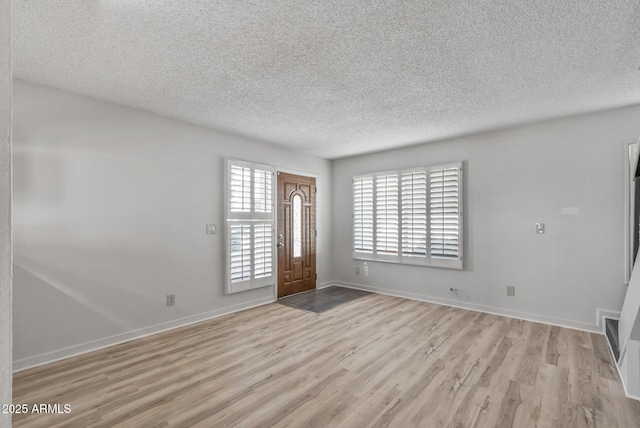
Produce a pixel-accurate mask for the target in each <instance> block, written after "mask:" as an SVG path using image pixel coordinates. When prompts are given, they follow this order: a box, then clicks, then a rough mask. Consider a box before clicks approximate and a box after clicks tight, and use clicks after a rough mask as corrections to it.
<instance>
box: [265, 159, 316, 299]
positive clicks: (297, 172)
mask: <svg viewBox="0 0 640 428" xmlns="http://www.w3.org/2000/svg"><path fill="white" fill-rule="evenodd" d="M279 172H284V173H285V174H294V175H300V176H302V177H309V178H314V179H315V180H316V188H317V187H318V174H315V173H313V172H307V171H300V170H296V169H291V168H281V167H279V166H276V167H275V170H274V173H275V179H276V182H275V183H274V184H275V185H274V186H273V189H274V191H275V194H276V196H275V199H274V201H275V207H274V215H275V228H274V230H273V236H274V238H275V237H277V236H278V231H277V230H276V229H277V228H278V214H279V213H278V200H277V198H278V192H277V187H278V173H279ZM315 202H316V230H317V231H318V235H320V232H319V230H320V228H319V227H318V221H317V218H318V192H317V191H316V199H315ZM277 241H278V240H277V239H274V241H273V248H274V251H275V253H276V260H275V264H274V266H276V267H277V266H278V262H279V260H278V248H277V247H276V245H278V244H277ZM315 243H316V254H317V252H318V237H317V236H316V241H315ZM316 272H318V257H316ZM274 273H275V284H274V285H273V298H274V300H275V301H278V284H279V282H280V278H279V277H278V269H277V268H276V269H274ZM316 289H318V281H317V280H316Z"/></svg>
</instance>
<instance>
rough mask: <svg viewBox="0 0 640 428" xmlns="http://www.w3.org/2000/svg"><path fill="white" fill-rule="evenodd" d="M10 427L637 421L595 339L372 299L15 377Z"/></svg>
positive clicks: (638, 413) (234, 321) (289, 312)
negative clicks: (51, 409) (51, 407)
mask: <svg viewBox="0 0 640 428" xmlns="http://www.w3.org/2000/svg"><path fill="white" fill-rule="evenodd" d="M13 388H14V389H13V393H14V403H15V404H23V403H26V404H28V405H29V406H32V405H33V404H34V403H45V404H61V405H64V404H70V405H71V413H69V414H37V413H31V414H16V415H14V418H13V424H14V427H48V428H52V427H137V426H141V427H233V426H239V427H280V426H283V427H284V426H292V427H334V426H340V427H349V428H351V427H388V426H391V427H412V426H415V427H440V426H452V427H512V426H513V427H534V426H535V427H573V426H575V427H583V426H584V427H607V428H609V427H640V403H639V402H636V401H634V400H630V399H627V398H626V397H625V396H624V392H623V389H622V385H621V383H620V380H619V379H618V375H617V372H616V369H615V367H614V366H613V364H612V359H611V356H610V353H609V350H608V348H607V345H606V343H605V339H604V336H602V335H597V334H590V333H586V332H581V331H576V330H570V329H564V328H559V327H552V326H548V325H543V324H537V323H533V322H527V321H520V320H515V319H511V318H504V317H499V316H494V315H489V314H483V313H478V312H471V311H465V310H460V309H455V308H449V307H445V306H439V305H433V304H429V303H423V302H417V301H411V300H404V299H400V298H395V297H389V296H384V295H379V294H371V295H369V296H365V297H363V298H361V299H358V300H355V301H353V302H349V303H346V304H344V305H341V306H339V307H337V308H334V309H331V310H329V311H327V312H324V313H321V314H313V313H309V312H303V311H299V310H296V309H292V308H288V307H286V306H283V305H279V304H270V305H265V306H261V307H258V308H254V309H250V310H246V311H243V312H239V313H236V314H232V315H228V316H224V317H220V318H216V319H213V320H210V321H205V322H202V323H199V324H195V325H192V326H188V327H183V328H180V329H176V330H172V331H169V332H166V333H161V334H157V335H154V336H150V337H147V338H143V339H139V340H135V341H132V342H129V343H125V344H122V345H117V346H113V347H110V348H108V349H104V350H100V351H96V352H93V353H90V354H86V355H82V356H79V357H74V358H71V359H67V360H64V361H60V362H56V363H52V364H48V365H45V366H41V367H38V368H35V369H31V370H28V371H24V372H20V373H17V374H16V375H15V376H14V385H13Z"/></svg>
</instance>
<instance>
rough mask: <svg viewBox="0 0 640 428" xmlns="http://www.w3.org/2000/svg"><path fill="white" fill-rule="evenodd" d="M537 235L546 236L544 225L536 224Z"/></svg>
mask: <svg viewBox="0 0 640 428" xmlns="http://www.w3.org/2000/svg"><path fill="white" fill-rule="evenodd" d="M536 233H537V234H538V235H542V234H544V223H536Z"/></svg>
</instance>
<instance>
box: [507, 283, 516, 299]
mask: <svg viewBox="0 0 640 428" xmlns="http://www.w3.org/2000/svg"><path fill="white" fill-rule="evenodd" d="M515 295H516V287H514V286H513V285H507V296H509V297H514V296H515Z"/></svg>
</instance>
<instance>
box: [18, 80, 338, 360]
mask: <svg viewBox="0 0 640 428" xmlns="http://www.w3.org/2000/svg"><path fill="white" fill-rule="evenodd" d="M14 94H15V95H14V104H15V107H14V165H15V167H14V169H15V178H14V211H13V212H14V234H15V242H14V246H15V266H14V275H15V280H14V282H15V287H14V367H15V368H21V367H26V366H30V365H33V364H38V363H41V362H44V361H48V360H52V359H54V358H60V357H64V356H68V355H71V354H73V353H77V352H82V351H85V350H88V349H92V348H95V347H97V346H102V345H107V344H110V343H114V342H116V341H118V340H123V339H127V338H130V337H133V336H136V335H140V334H144V333H148V332H151V331H157V330H158V329H161V328H167V327H171V326H175V325H178V324H181V323H183V322H186V321H192V320H195V319H200V318H204V317H207V316H211V315H215V314H219V313H224V312H228V311H230V310H234V309H238V308H242V307H246V306H250V305H253V304H259V303H263V302H267V301H270V300H273V298H274V294H273V289H272V287H267V288H262V289H256V290H252V291H248V292H243V293H239V294H234V295H225V294H224V292H223V290H224V283H223V281H224V272H225V270H224V249H223V243H224V232H223V230H224V221H223V200H222V195H223V158H224V157H226V156H230V157H236V158H240V159H246V160H251V161H259V162H263V163H268V164H272V165H276V166H279V167H284V168H288V169H293V170H298V171H306V172H309V173H314V174H317V177H318V178H317V183H318V207H317V209H318V227H319V229H318V230H319V231H318V241H317V251H318V257H317V266H318V282H319V283H322V282H326V281H329V280H330V279H331V257H330V251H331V248H332V247H331V245H332V244H331V230H332V222H331V213H332V208H331V203H332V200H331V196H330V195H331V193H330V189H331V187H332V177H331V171H332V169H331V168H332V165H331V162H330V161H328V160H326V159H320V158H316V157H311V156H306V155H301V154H296V153H294V152H291V151H288V150H284V149H280V148H277V147H275V146H271V145H267V144H264V143H259V142H253V141H248V140H246V139H243V138H240V137H235V136H230V135H226V134H222V133H218V132H214V131H212V130H209V129H206V128H201V127H198V126H193V125H189V124H185V123H182V122H179V121H174V120H170V119H166V118H163V117H159V116H156V115H153V114H149V113H145V112H142V111H139V110H135V109H130V108H125V107H122V106H118V105H114V104H110V103H105V102H101V101H97V100H93V99H90V98H86V97H82V96H78V95H74V94H71V93H68V92H64V91H60V90H56V89H52V88H47V87H43V86H38V85H34V84H31V83H26V82H23V81H16V82H15V83H14ZM207 223H215V224H217V225H218V227H219V228H218V230H219V232H218V233H217V234H215V235H206V234H205V224H207ZM173 293H175V294H176V305H175V306H172V307H167V306H166V305H165V295H166V294H173Z"/></svg>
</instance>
